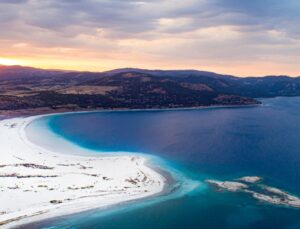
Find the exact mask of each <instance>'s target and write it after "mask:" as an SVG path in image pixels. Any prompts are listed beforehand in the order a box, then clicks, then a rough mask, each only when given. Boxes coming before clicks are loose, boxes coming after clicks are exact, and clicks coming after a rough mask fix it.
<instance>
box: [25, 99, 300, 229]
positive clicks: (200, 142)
mask: <svg viewBox="0 0 300 229" xmlns="http://www.w3.org/2000/svg"><path fill="white" fill-rule="evenodd" d="M262 101H263V105H262V106H258V107H240V108H214V109H195V110H173V111H122V112H93V113H73V114H64V115H55V116H48V117H45V118H43V119H41V120H39V121H37V122H43V123H44V125H47V128H48V129H49V130H51V131H52V132H53V133H55V134H56V135H58V136H60V137H62V138H63V139H67V140H69V141H70V142H73V143H76V144H78V145H80V146H81V147H84V148H88V149H91V150H96V151H99V152H100V153H105V152H115V151H127V152H137V153H139V152H142V153H146V154H150V155H155V156H158V157H159V158H162V160H163V161H165V163H167V164H168V166H170V167H172V168H174V169H176V170H179V171H181V172H182V173H183V174H184V175H185V176H186V177H187V178H189V179H192V180H194V181H200V182H202V181H204V180H205V179H206V178H214V179H235V178H238V177H241V176H244V175H256V176H261V177H263V178H264V183H265V184H268V185H272V186H275V187H278V188H281V189H283V190H286V191H289V192H291V193H293V194H296V195H300V182H299V181H300V141H299V136H300V98H299V97H295V98H274V99H264V100H262ZM31 126H32V128H33V129H34V128H35V124H34V123H33V124H32V125H31ZM146 202H147V201H146ZM148 202H151V201H148ZM117 209H118V210H115V208H114V209H111V210H110V211H106V214H104V213H103V211H91V212H87V213H82V214H77V215H74V216H72V217H67V218H63V219H62V220H55V221H52V222H44V223H42V224H39V225H37V226H38V227H41V226H45V227H46V226H47V227H48V226H49V227H50V226H53V227H54V228H55V227H56V228H62V227H63V226H67V228H69V227H71V228H73V227H74V228H110V229H111V228H129V227H130V228H300V210H299V209H292V208H287V207H280V206H273V205H270V204H266V203H262V202H259V201H257V200H254V199H253V198H251V197H250V196H248V195H246V194H245V193H229V192H217V191H216V190H215V189H214V188H211V187H208V186H206V185H205V184H202V185H200V186H199V188H197V189H196V190H193V191H192V192H185V193H184V194H183V195H178V196H176V198H175V197H174V198H160V199H158V201H153V202H152V203H149V204H144V205H143V204H142V203H139V204H137V203H134V204H129V205H126V206H122V207H120V208H117Z"/></svg>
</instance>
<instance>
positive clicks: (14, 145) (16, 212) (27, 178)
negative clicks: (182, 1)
mask: <svg viewBox="0 0 300 229" xmlns="http://www.w3.org/2000/svg"><path fill="white" fill-rule="evenodd" d="M48 115H51V114H48ZM43 116H45V115H39V116H31V117H27V118H13V119H5V120H2V121H0V136H1V138H0V142H1V145H2V148H1V151H2V155H3V157H4V158H3V160H2V161H1V165H0V174H1V179H3V180H5V182H4V185H1V192H2V196H3V197H2V198H3V200H1V203H3V204H2V207H1V206H0V208H1V209H0V227H1V226H5V227H7V226H10V227H18V226H21V225H26V224H31V223H34V222H38V221H44V220H49V219H54V218H56V217H58V216H61V215H63V216H68V215H73V214H76V213H81V212H85V211H91V210H93V209H94V210H99V209H101V208H103V209H104V208H108V207H111V206H114V205H120V204H124V203H128V202H132V201H139V200H143V199H147V198H152V197H154V196H159V195H163V194H164V193H165V192H166V186H168V182H167V179H166V177H165V176H163V175H162V174H160V173H159V172H158V171H157V170H155V169H154V168H152V167H151V165H150V166H149V164H148V163H147V162H148V160H149V159H147V158H146V157H143V156H140V155H139V156H137V155H134V154H132V155H131V154H129V153H128V154H124V155H117V156H113V154H110V155H107V156H106V155H105V156H103V155H101V153H100V154H99V155H97V156H96V155H93V154H91V155H89V154H88V155H86V156H80V155H70V154H63V153H55V152H50V151H48V150H47V149H44V148H42V147H41V146H39V145H38V146H37V145H35V144H34V143H32V142H30V141H29V140H28V139H27V138H26V133H25V128H26V126H27V125H29V124H30V123H31V122H32V121H34V120H35V119H37V118H41V117H43ZM8 138H9V139H8ZM7 151H10V152H7ZM53 161H54V162H53ZM65 161H68V163H69V165H68V166H66V165H61V166H62V167H65V168H58V167H59V166H60V165H59V163H65ZM74 162H76V163H77V164H76V163H74ZM83 163H87V164H89V167H88V166H87V165H86V164H83ZM81 164H82V165H81ZM79 165H80V166H81V168H80V167H79V168H77V167H78V166H79ZM20 167H22V168H20ZM70 167H72V168H70ZM75 167H76V168H75ZM92 167H93V168H92ZM101 167H105V169H103V168H101ZM116 167H118V170H119V169H120V171H123V172H124V173H125V174H119V173H118V174H116V173H114V171H113V170H115V168H116ZM122 167H123V168H122ZM129 168H130V169H129ZM56 169H57V170H58V172H59V173H58V174H59V175H57V174H55V175H53V170H56ZM80 169H81V170H82V171H80ZM46 170H47V172H46ZM48 170H49V172H48ZM89 170H91V172H93V174H90V178H88V177H87V175H86V174H87V171H89ZM107 170H111V171H107ZM128 170H129V171H128ZM83 171H84V172H83ZM96 172H98V173H101V174H103V173H105V172H108V173H110V177H109V179H116V180H118V181H115V182H112V181H110V180H108V178H107V180H106V179H104V177H105V176H103V175H101V176H102V179H101V178H99V179H95V177H94V176H96V175H97V174H96ZM123 172H122V173H123ZM73 173H75V174H76V173H77V174H76V175H75V177H74V178H75V179H74V180H73V179H72V178H71V177H72V174H73ZM142 174H143V175H144V177H143V179H141V176H142ZM56 176H57V177H59V178H60V180H59V182H57V179H58V178H57V177H56ZM62 176H65V177H64V178H61V177H62ZM134 176H136V177H134ZM134 178H135V179H134ZM100 179H101V181H99V180H100ZM53 180H56V181H55V182H54V183H55V184H57V183H58V184H60V185H61V186H63V185H62V184H63V183H64V182H67V183H68V182H69V183H70V180H71V181H73V183H74V184H72V182H71V183H70V184H68V187H64V189H63V191H62V192H61V193H56V194H55V196H56V199H57V200H56V199H55V200H50V201H49V194H53V192H57V190H55V188H53V187H52V188H49V186H51V185H54V183H53ZM87 180H88V181H90V183H91V182H92V183H93V182H94V183H93V185H94V186H95V187H92V185H90V186H88V185H85V186H84V185H83V184H81V182H83V181H84V183H88V182H87ZM78 181H79V182H78ZM95 182H99V183H100V186H99V184H97V185H96V184H95ZM14 183H15V184H16V185H15V186H13V187H12V185H13V184H14ZM39 183H41V184H39ZM105 183H110V186H109V185H106V190H105V189H103V185H105ZM80 185H81V186H80ZM113 185H114V186H113ZM29 187H31V190H29V189H30V188H29ZM32 187H33V188H32ZM46 187H47V188H46ZM99 187H101V188H102V189H101V192H100V193H105V195H103V194H101V195H99V192H98V193H97V191H99V190H96V189H97V188H99ZM60 188H62V187H60ZM45 189H47V190H45ZM125 189H126V190H125ZM86 190H87V191H86ZM3 192H4V193H3ZM76 192H79V194H74V193H76ZM118 192H119V193H118ZM9 193H10V196H9V197H8V196H6V195H8V194H9ZM66 193H67V194H66ZM39 195H40V196H39ZM68 195H69V196H70V197H72V198H73V199H72V198H68ZM74 195H75V196H76V198H74V197H73V196H74ZM4 196H6V198H4ZM47 196H48V197H47ZM57 197H61V198H60V199H59V198H57ZM2 198H1V197H0V199H2ZM27 198H29V199H27ZM50 198H52V199H53V198H54V197H50ZM14 199H20V200H24V199H26V201H27V203H20V204H19V205H22V206H19V205H18V203H14V205H15V206H10V205H11V201H13V200H14ZM62 199H64V200H62ZM30 200H34V201H33V202H34V203H31V201H30ZM26 201H25V202H26ZM2 208H3V209H2Z"/></svg>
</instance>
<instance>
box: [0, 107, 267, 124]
mask: <svg viewBox="0 0 300 229" xmlns="http://www.w3.org/2000/svg"><path fill="white" fill-rule="evenodd" d="M261 105H262V103H257V104H241V105H211V106H193V107H173V108H168V107H165V108H112V109H111V108H109V109H105V108H95V109H78V110H70V109H66V108H61V109H56V110H53V109H50V108H36V109H35V108H34V109H25V110H8V111H0V121H1V118H2V120H5V119H10V118H17V117H31V116H45V115H56V114H70V113H94V112H131V111H132V112H143V111H145V112H147V111H184V110H206V109H222V108H247V107H249V108H251V107H257V106H261Z"/></svg>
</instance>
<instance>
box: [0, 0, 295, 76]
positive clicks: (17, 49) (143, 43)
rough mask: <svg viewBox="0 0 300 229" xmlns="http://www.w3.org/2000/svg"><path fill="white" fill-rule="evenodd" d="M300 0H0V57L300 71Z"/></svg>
mask: <svg viewBox="0 0 300 229" xmlns="http://www.w3.org/2000/svg"><path fill="white" fill-rule="evenodd" d="M299 24H300V1H299V0H145V1H135V0H0V64H6V65H26V66H33V67H40V68H51V69H69V70H71V69H72V70H89V71H104V70H109V69H115V68H123V67H137V68H147V69H198V70H206V71H214V72H218V73H226V74H233V75H238V76H254V75H255V76H262V75H291V76H300V26H299Z"/></svg>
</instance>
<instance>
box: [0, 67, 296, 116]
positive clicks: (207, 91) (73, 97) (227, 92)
mask: <svg viewBox="0 0 300 229" xmlns="http://www.w3.org/2000/svg"><path fill="white" fill-rule="evenodd" d="M299 95H300V77H294V78H293V77H288V76H265V77H236V76H232V75H222V74H217V73H213V72H206V71H197V70H145V69H136V68H123V69H115V70H111V71H106V72H79V71H63V70H44V69H37V68H31V67H22V66H0V111H9V110H16V111H17V110H26V109H41V108H44V109H49V110H54V111H55V110H57V109H63V110H86V109H145V108H181V107H199V106H218V105H251V104H259V101H258V99H257V98H266V97H275V96H299Z"/></svg>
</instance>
